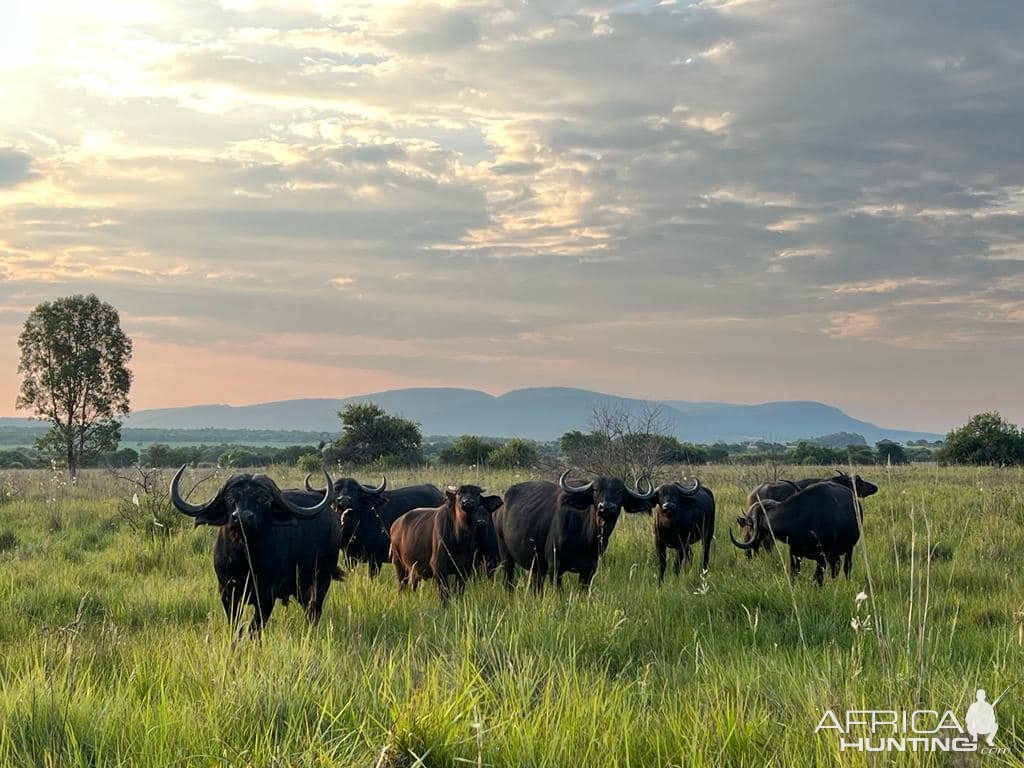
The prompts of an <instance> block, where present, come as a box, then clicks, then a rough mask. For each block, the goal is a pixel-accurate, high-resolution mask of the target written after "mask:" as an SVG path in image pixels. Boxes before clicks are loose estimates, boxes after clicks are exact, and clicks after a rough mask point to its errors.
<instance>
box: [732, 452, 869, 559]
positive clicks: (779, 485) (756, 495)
mask: <svg viewBox="0 0 1024 768" xmlns="http://www.w3.org/2000/svg"><path fill="white" fill-rule="evenodd" d="M818 483H838V484H839V485H842V486H844V487H846V488H849V489H850V490H851V491H855V492H856V494H857V498H858V499H863V498H866V497H868V496H873V495H875V494H876V493H878V486H877V485H875V484H874V483H871V482H868V481H867V480H865V479H864V478H863V477H861V476H860V475H853V476H852V477H851V476H850V475H848V474H846V473H845V472H836V474H835V476H834V477H828V478H822V477H805V478H803V479H802V480H769V481H768V482H766V483H761V485H759V486H757V488H755V489H754V490H752V491H751V492H750V493H749V494H748V495H747V508H748V509H749V508H750V507H751V506H753V505H754V504H756V503H757V500H758V499H761V500H763V501H768V500H769V499H771V500H774V501H785V500H786V499H788V498H789V497H790V496H792V495H793V494H795V493H799V492H800V491H802V490H803V489H804V488H809V487H810V486H812V485H816V484H818ZM862 511H863V510H862ZM743 534H744V536H746V537H748V538H749V536H750V529H749V528H745V529H744V531H743ZM772 545H773V540H772V537H771V535H770V534H766V535H765V536H764V537H762V540H761V541H760V542H759V543H758V545H757V546H756V547H754V548H752V549H748V550H747V557H748V558H749V557H750V556H751V555H752V554H753V553H754V552H757V551H759V550H760V549H761V548H764V549H765V551H768V552H770V551H771V550H772Z"/></svg>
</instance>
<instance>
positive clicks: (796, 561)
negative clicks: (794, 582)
mask: <svg viewBox="0 0 1024 768" xmlns="http://www.w3.org/2000/svg"><path fill="white" fill-rule="evenodd" d="M789 575H790V576H792V577H793V578H794V579H795V578H796V577H797V576H799V575H800V558H799V557H797V556H796V555H794V554H790V556H789Z"/></svg>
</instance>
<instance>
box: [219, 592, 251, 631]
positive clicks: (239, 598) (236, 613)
mask: <svg viewBox="0 0 1024 768" xmlns="http://www.w3.org/2000/svg"><path fill="white" fill-rule="evenodd" d="M244 601H245V587H244V586H242V585H241V584H239V583H238V582H237V581H229V582H228V583H227V584H225V585H224V586H223V587H221V590H220V602H221V605H223V606H224V613H226V614H227V617H228V624H230V625H231V626H232V627H237V626H238V623H239V622H240V621H241V620H242V607H243V605H244V604H245V603H244Z"/></svg>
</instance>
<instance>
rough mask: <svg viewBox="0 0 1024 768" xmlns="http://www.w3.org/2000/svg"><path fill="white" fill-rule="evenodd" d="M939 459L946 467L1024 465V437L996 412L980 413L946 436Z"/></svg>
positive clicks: (1013, 425)
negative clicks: (956, 465) (947, 465)
mask: <svg viewBox="0 0 1024 768" xmlns="http://www.w3.org/2000/svg"><path fill="white" fill-rule="evenodd" d="M938 459H939V461H940V462H941V463H943V464H1006V465H1013V464H1021V463H1024V434H1022V433H1021V431H1020V428H1019V427H1018V426H1016V425H1015V424H1011V423H1010V422H1008V421H1006V420H1005V419H1004V418H1003V417H1002V416H1000V415H999V414H998V413H997V412H995V411H990V412H989V413H979V414H977V415H975V416H972V417H971V420H970V421H968V422H967V423H966V424H964V426H962V427H960V428H959V429H954V430H953V431H952V432H950V433H949V434H948V435H946V442H945V445H943V446H942V449H941V450H940V451H939V454H938Z"/></svg>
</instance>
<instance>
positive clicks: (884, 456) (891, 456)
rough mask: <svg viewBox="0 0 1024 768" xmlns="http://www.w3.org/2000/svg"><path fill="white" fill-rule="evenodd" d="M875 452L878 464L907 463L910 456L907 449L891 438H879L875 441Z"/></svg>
mask: <svg viewBox="0 0 1024 768" xmlns="http://www.w3.org/2000/svg"><path fill="white" fill-rule="evenodd" d="M875 453H876V455H877V459H878V463H879V464H909V463H910V456H909V455H908V454H907V449H906V448H904V447H903V446H902V445H900V444H899V443H894V442H893V441H892V440H879V441H878V442H877V443H875Z"/></svg>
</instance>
